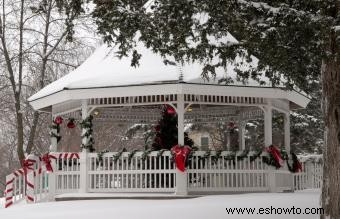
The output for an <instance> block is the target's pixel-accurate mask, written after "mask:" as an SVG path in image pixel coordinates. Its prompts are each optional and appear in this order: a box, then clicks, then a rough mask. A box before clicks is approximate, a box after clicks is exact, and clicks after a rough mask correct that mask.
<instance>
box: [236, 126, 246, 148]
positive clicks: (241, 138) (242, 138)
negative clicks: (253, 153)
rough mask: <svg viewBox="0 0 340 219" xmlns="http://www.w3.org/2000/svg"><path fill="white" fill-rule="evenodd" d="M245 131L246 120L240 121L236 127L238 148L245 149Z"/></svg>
mask: <svg viewBox="0 0 340 219" xmlns="http://www.w3.org/2000/svg"><path fill="white" fill-rule="evenodd" d="M245 133H246V122H240V124H239V127H238V134H239V136H238V137H239V139H238V141H239V150H242V151H243V150H245V149H246V141H245V136H244V135H245Z"/></svg>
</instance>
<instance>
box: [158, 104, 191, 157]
mask: <svg viewBox="0 0 340 219" xmlns="http://www.w3.org/2000/svg"><path fill="white" fill-rule="evenodd" d="M177 143H178V129H177V115H176V111H175V109H174V108H173V107H171V106H169V105H165V106H163V108H162V117H161V119H160V121H159V122H158V124H157V125H156V126H155V139H154V143H153V144H152V148H153V149H154V150H161V149H167V150H170V149H171V148H172V147H173V146H175V145H177ZM184 144H185V145H188V146H190V147H192V146H193V144H194V142H193V141H192V139H190V138H189V137H188V134H187V133H184Z"/></svg>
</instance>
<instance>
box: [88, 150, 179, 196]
mask: <svg viewBox="0 0 340 219" xmlns="http://www.w3.org/2000/svg"><path fill="white" fill-rule="evenodd" d="M175 170H176V169H175V167H174V164H173V162H172V161H171V156H170V152H169V151H165V152H164V153H162V154H159V152H157V151H153V152H136V151H134V152H123V153H119V152H116V153H105V154H103V155H102V156H100V158H98V155H97V154H96V153H91V154H89V169H88V177H89V185H88V191H89V192H174V191H175V187H176V185H175V183H176V182H175V174H176V172H175Z"/></svg>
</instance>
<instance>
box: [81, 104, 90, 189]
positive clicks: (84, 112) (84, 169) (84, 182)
mask: <svg viewBox="0 0 340 219" xmlns="http://www.w3.org/2000/svg"><path fill="white" fill-rule="evenodd" d="M87 116H88V105H87V100H82V102H81V117H82V119H83V120H84V119H86V118H87ZM85 132H86V129H82V135H83V134H85ZM87 141H88V139H87V138H86V137H84V138H83V139H82V143H83V144H84V145H86V144H87ZM79 156H80V159H79V163H80V189H79V190H80V192H81V193H87V191H88V174H87V173H88V151H87V149H86V148H83V150H82V152H81V153H80V155H79Z"/></svg>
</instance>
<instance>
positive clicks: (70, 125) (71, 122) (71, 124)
mask: <svg viewBox="0 0 340 219" xmlns="http://www.w3.org/2000/svg"><path fill="white" fill-rule="evenodd" d="M75 127H76V123H75V119H74V118H69V119H68V122H67V128H69V129H73V128H75Z"/></svg>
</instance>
